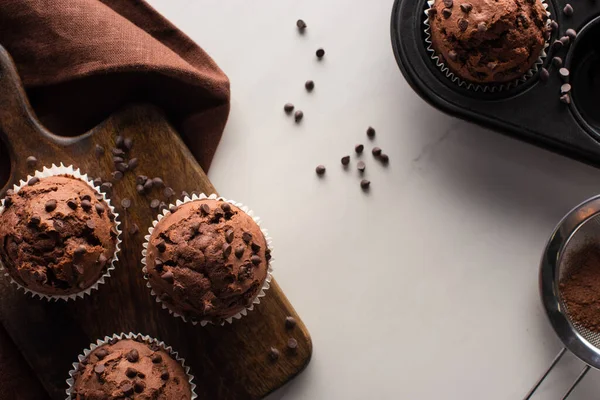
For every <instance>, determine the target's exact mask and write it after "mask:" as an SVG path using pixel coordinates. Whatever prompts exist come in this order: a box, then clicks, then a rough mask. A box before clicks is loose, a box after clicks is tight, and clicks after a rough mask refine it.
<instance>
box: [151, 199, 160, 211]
mask: <svg viewBox="0 0 600 400" xmlns="http://www.w3.org/2000/svg"><path fill="white" fill-rule="evenodd" d="M159 206H160V200H158V199H154V200H152V201H151V202H150V208H151V209H153V210H156V209H157V208H158V207H159Z"/></svg>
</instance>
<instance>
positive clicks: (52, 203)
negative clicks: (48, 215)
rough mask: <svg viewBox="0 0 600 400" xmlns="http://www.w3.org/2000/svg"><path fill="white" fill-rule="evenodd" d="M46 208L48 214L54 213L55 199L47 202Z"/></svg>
mask: <svg viewBox="0 0 600 400" xmlns="http://www.w3.org/2000/svg"><path fill="white" fill-rule="evenodd" d="M44 208H45V210H46V212H52V211H54V210H56V200H54V199H51V200H48V201H47V202H46V205H45V206H44Z"/></svg>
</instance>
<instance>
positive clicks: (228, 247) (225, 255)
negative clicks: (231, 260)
mask: <svg viewBox="0 0 600 400" xmlns="http://www.w3.org/2000/svg"><path fill="white" fill-rule="evenodd" d="M230 255H231V245H230V244H229V243H225V244H224V245H223V258H228V257H229V256H230Z"/></svg>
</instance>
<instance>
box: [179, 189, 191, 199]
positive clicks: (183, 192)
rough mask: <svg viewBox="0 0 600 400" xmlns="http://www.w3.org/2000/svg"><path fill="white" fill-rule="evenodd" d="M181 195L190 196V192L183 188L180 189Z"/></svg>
mask: <svg viewBox="0 0 600 400" xmlns="http://www.w3.org/2000/svg"><path fill="white" fill-rule="evenodd" d="M181 197H184V198H185V197H190V194H189V193H188V192H186V191H185V190H182V191H181Z"/></svg>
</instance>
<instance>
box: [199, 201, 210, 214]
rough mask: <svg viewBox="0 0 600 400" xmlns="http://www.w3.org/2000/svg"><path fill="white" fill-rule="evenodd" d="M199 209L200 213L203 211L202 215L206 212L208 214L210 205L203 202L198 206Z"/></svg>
mask: <svg viewBox="0 0 600 400" xmlns="http://www.w3.org/2000/svg"><path fill="white" fill-rule="evenodd" d="M200 211H202V213H203V214H204V215H208V214H210V206H209V205H208V204H206V203H203V204H202V205H201V206H200Z"/></svg>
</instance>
